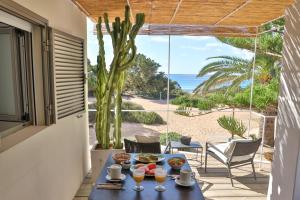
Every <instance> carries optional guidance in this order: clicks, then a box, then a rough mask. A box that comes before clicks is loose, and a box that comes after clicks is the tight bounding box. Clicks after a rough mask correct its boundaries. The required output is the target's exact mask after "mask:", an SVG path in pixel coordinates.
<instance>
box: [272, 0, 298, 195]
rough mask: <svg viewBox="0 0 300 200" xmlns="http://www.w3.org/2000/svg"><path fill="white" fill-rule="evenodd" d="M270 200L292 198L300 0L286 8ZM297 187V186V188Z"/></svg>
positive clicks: (296, 141)
mask: <svg viewBox="0 0 300 200" xmlns="http://www.w3.org/2000/svg"><path fill="white" fill-rule="evenodd" d="M285 19H286V31H285V35H284V50H283V61H284V66H283V69H282V74H281V89H280V97H279V112H278V120H277V121H278V123H277V133H276V141H275V154H274V161H273V163H272V174H271V177H272V178H271V180H273V182H271V183H270V186H271V187H272V188H271V189H270V192H271V193H272V194H271V196H270V197H271V199H274V200H283V199H284V200H291V199H293V193H294V184H295V177H296V168H297V162H298V161H297V160H298V153H299V142H300V103H299V102H300V89H299V88H300V1H299V0H297V1H296V3H295V4H294V5H293V6H291V7H289V8H288V9H287V11H286V17H285ZM298 190H299V188H298Z"/></svg>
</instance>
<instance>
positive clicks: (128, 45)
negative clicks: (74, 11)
mask: <svg viewBox="0 0 300 200" xmlns="http://www.w3.org/2000/svg"><path fill="white" fill-rule="evenodd" d="M103 18H104V23H105V26H106V30H107V33H108V34H109V35H110V36H111V40H112V46H113V54H114V57H113V60H112V62H111V64H110V67H109V69H107V68H106V62H105V51H104V41H103V33H102V29H101V27H102V18H101V17H99V20H98V24H97V38H98V42H99V55H98V59H97V61H98V64H97V69H98V73H97V88H96V99H97V103H96V109H97V113H96V137H97V140H98V143H99V144H100V146H101V148H103V149H108V148H109V144H110V142H111V140H110V136H109V132H110V122H111V110H110V109H111V103H112V99H113V98H114V99H115V102H116V103H115V111H116V114H115V131H114V145H115V146H114V147H115V148H120V147H121V130H120V129H121V113H120V112H121V106H120V104H121V103H122V98H121V92H122V88H123V84H124V79H125V71H126V70H127V69H128V68H129V67H130V66H131V64H132V62H133V61H134V59H135V57H136V46H135V37H136V35H137V33H138V31H139V30H140V28H141V27H142V26H143V24H144V21H145V15H144V14H143V13H138V14H137V15H136V22H135V24H134V25H132V23H131V22H130V8H129V6H125V19H124V20H123V21H122V22H121V19H120V17H116V18H115V21H114V22H113V23H112V27H110V24H109V20H108V15H107V13H105V14H104V17H103Z"/></svg>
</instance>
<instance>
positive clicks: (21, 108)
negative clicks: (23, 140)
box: [0, 23, 32, 131]
mask: <svg viewBox="0 0 300 200" xmlns="http://www.w3.org/2000/svg"><path fill="white" fill-rule="evenodd" d="M30 43H31V33H29V32H27V31H23V30H20V29H18V28H15V27H12V26H9V25H6V24H4V23H0V44H1V48H0V96H1V103H0V123H1V127H3V128H2V129H8V128H11V127H13V126H14V125H20V124H22V125H24V124H29V123H30V122H31V121H32V106H31V96H30V95H31V94H32V86H31V83H30V77H31V74H30V73H31V67H32V65H31V46H30ZM4 127H6V128H4ZM2 131H4V130H2Z"/></svg>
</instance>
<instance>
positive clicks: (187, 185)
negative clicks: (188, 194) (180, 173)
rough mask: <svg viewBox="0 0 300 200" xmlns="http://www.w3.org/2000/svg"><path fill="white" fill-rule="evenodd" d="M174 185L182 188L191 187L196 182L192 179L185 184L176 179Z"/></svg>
mask: <svg viewBox="0 0 300 200" xmlns="http://www.w3.org/2000/svg"><path fill="white" fill-rule="evenodd" d="M175 183H176V184H177V185H180V186H183V187H190V186H193V185H194V184H195V183H196V181H195V180H194V179H192V180H191V182H190V183H188V184H185V183H181V182H180V179H179V178H176V179H175Z"/></svg>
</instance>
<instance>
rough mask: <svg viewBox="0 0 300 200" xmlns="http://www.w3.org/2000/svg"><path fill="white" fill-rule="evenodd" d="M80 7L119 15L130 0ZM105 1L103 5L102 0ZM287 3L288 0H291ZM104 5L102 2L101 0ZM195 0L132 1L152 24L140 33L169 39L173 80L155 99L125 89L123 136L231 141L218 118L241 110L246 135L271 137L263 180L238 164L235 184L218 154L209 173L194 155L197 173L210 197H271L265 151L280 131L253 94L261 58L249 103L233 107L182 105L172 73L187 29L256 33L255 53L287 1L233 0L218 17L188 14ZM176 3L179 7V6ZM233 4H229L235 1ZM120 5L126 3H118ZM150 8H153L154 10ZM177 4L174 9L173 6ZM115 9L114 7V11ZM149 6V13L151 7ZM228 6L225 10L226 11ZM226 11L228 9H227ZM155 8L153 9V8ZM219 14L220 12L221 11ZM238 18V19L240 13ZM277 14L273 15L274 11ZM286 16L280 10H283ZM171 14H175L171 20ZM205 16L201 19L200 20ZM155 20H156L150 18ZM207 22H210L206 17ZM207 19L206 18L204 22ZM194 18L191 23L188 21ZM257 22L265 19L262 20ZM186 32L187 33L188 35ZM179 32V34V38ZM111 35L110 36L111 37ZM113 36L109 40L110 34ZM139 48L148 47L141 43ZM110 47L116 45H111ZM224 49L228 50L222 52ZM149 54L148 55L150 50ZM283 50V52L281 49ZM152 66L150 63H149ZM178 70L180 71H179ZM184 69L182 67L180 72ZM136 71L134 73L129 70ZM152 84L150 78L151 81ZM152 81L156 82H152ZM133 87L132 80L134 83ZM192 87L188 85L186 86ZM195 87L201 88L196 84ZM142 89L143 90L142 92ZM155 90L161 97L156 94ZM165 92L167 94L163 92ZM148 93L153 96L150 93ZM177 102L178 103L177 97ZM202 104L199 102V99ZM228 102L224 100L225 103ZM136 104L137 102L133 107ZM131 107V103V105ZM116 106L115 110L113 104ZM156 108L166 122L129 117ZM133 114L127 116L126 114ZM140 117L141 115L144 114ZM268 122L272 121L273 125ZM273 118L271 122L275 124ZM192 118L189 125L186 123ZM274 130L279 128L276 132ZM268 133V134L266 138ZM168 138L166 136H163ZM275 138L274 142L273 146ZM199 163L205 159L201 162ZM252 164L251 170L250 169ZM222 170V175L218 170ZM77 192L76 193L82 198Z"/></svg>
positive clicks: (191, 33) (86, 187)
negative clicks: (269, 4)
mask: <svg viewBox="0 0 300 200" xmlns="http://www.w3.org/2000/svg"><path fill="white" fill-rule="evenodd" d="M76 3H77V4H78V5H79V7H80V8H81V9H82V10H83V11H84V12H85V13H87V14H88V15H89V16H90V17H91V18H92V19H93V20H94V21H96V20H97V16H101V13H104V12H108V13H109V18H110V20H112V19H114V17H115V16H119V15H120V12H119V11H117V10H122V9H121V6H124V4H123V3H115V4H113V5H112V4H105V2H103V5H102V4H101V2H97V3H95V5H94V4H87V2H81V1H76ZM98 3H99V5H98ZM248 3H249V5H248ZM286 3H287V2H286ZM100 4H101V5H102V6H101V5H100ZM194 4H195V3H194ZM194 4H193V5H192V4H189V2H182V1H179V2H178V3H177V4H175V3H174V2H173V3H169V4H166V5H164V6H161V5H160V3H159V2H152V3H151V2H149V4H139V3H136V2H129V5H130V7H131V9H132V10H131V12H132V14H133V15H134V14H136V13H137V10H138V11H141V10H143V11H145V14H146V16H148V17H149V18H146V20H148V21H146V25H144V26H143V28H142V29H141V31H140V32H139V34H140V35H150V36H148V37H150V38H151V37H152V38H155V37H157V36H156V35H159V36H158V37H160V38H163V39H164V40H165V41H168V44H165V46H162V48H163V49H164V50H166V51H168V56H165V57H164V58H165V59H167V60H168V69H167V71H166V73H165V74H166V76H165V77H166V78H167V82H166V83H165V86H164V87H163V88H165V89H166V90H167V92H166V94H163V93H162V92H160V93H156V94H153V93H152V94H151V95H152V97H151V98H150V99H149V96H151V95H150V94H147V92H145V91H144V90H143V89H135V90H134V89H131V90H130V89H127V90H126V91H125V92H124V93H125V94H128V96H123V103H124V102H125V104H126V105H127V106H124V108H123V110H122V116H123V117H124V118H123V120H124V122H123V124H122V138H126V139H131V140H135V137H134V136H135V135H146V136H147V135H152V136H160V135H161V134H166V138H167V140H168V139H169V138H168V134H171V135H172V133H174V132H175V133H180V134H184V135H188V136H191V137H192V140H194V141H198V142H200V143H201V144H203V145H204V144H205V143H206V142H207V141H210V142H220V141H222V142H225V141H227V138H228V132H227V131H226V130H225V129H223V128H221V127H220V125H219V124H218V123H217V121H218V119H219V118H220V117H222V116H224V115H225V116H231V115H232V114H233V115H234V116H235V118H236V119H238V120H241V121H242V123H244V124H245V125H246V126H247V131H246V133H245V135H244V136H245V137H248V138H249V136H250V135H255V137H262V138H264V139H265V138H267V139H268V140H270V138H271V141H263V144H265V145H261V146H260V149H259V152H258V153H257V156H256V158H255V161H256V167H257V168H258V169H259V173H258V177H259V178H258V181H253V180H250V179H251V178H249V176H250V177H251V168H250V167H244V168H242V169H235V170H233V174H237V178H236V179H235V181H236V182H237V183H238V186H235V187H232V186H231V184H230V181H229V180H228V179H227V180H225V179H226V177H227V171H226V169H225V168H223V167H222V165H221V164H220V163H218V162H216V161H214V160H213V159H211V158H209V160H208V163H210V164H211V165H210V166H209V168H210V169H212V171H213V172H210V173H204V171H203V169H202V168H201V167H200V168H199V165H197V164H196V163H193V161H191V162H190V164H192V169H193V171H195V172H196V173H197V178H198V179H197V180H198V182H199V185H200V187H201V189H202V191H203V193H204V196H205V197H206V198H208V199H223V198H225V199H226V198H236V199H239V198H242V197H243V198H244V197H250V198H261V199H265V198H266V197H267V190H268V183H269V173H270V169H271V166H270V161H268V160H266V159H265V157H264V153H265V152H270V151H273V148H272V146H273V143H274V137H275V135H274V132H276V126H275V124H276V119H277V117H276V114H275V116H274V114H273V115H271V116H269V115H268V114H267V115H264V114H262V113H259V111H257V109H255V108H253V107H255V106H254V105H253V99H254V98H255V97H256V96H255V95H258V94H253V88H254V84H257V83H255V81H254V74H255V73H256V71H257V70H258V69H256V63H255V59H254V61H253V62H252V63H251V65H253V66H252V67H251V68H252V69H251V74H253V75H252V77H251V76H249V77H248V80H247V79H246V80H247V81H248V85H247V86H246V87H247V88H249V89H250V90H251V95H250V97H249V100H248V102H249V103H248V104H244V105H243V106H241V107H239V106H237V108H235V109H233V108H231V107H230V106H228V105H226V104H223V105H219V104H218V103H216V102H213V103H214V104H216V105H215V106H213V107H209V108H207V109H203V108H201V107H198V109H197V107H195V106H192V105H189V106H187V108H186V107H180V106H181V104H176V103H174V102H175V100H176V98H175V100H174V97H171V95H170V94H171V93H172V91H171V89H170V82H171V81H174V79H173V78H172V75H173V74H170V71H173V66H172V64H173V63H174V62H172V58H174V57H176V56H178V55H177V54H176V53H173V48H176V47H178V44H177V43H176V41H177V40H178V38H180V37H181V36H180V35H183V36H184V35H187V36H188V37H190V38H196V37H199V38H200V39H201V36H207V35H209V36H217V37H239V38H241V37H242V38H244V37H250V38H251V37H252V38H256V39H253V40H252V42H253V44H252V45H251V46H252V47H253V49H250V50H252V52H253V53H254V58H255V56H256V55H255V53H256V51H257V49H256V47H257V42H258V40H259V39H260V37H261V36H262V35H264V34H270V33H272V32H276V31H277V29H280V28H282V27H280V26H278V27H272V28H271V29H269V30H266V29H265V28H264V27H263V26H264V25H265V24H267V22H272V20H273V19H276V18H277V17H274V16H275V15H278V14H279V13H280V12H282V10H281V9H280V6H284V4H285V3H282V4H281V3H278V4H277V3H274V6H275V4H276V6H278V7H276V9H274V10H273V9H270V10H268V12H267V13H268V14H264V15H260V14H261V11H262V10H260V9H264V7H263V6H260V5H259V3H250V2H246V3H241V4H238V5H230V6H232V7H234V8H235V9H232V10H231V12H229V13H227V14H224V13H218V12H216V13H217V14H216V13H214V17H215V18H213V17H212V16H211V15H209V14H208V13H206V12H201V13H197V18H196V17H195V18H187V17H186V16H187V13H190V12H194V10H193V9H195V7H197V6H200V5H194ZM174 6H175V7H174ZM205 6H207V7H208V8H213V7H214V6H217V5H213V4H209V3H207V5H206V4H205ZM230 6H229V5H228V9H229V7H230ZM92 7H93V8H98V9H91V8H92ZM116 7H120V8H119V9H116ZM254 7H255V8H257V9H256V11H255V13H254V12H252V14H253V15H254V14H255V15H259V16H260V17H257V18H250V17H249V16H247V17H246V16H243V14H244V15H245V13H246V11H247V9H251V8H254ZM149 10H150V11H149ZM171 10H173V11H174V12H171ZM109 11H110V12H111V13H110V12H109ZM148 12H149V13H148ZM220 12H222V11H220ZM223 12H224V10H223ZM150 13H151V14H150ZM157 13H164V15H168V16H164V17H163V18H161V15H160V17H157ZM216 16H218V17H216ZM235 16H238V17H236V18H237V19H235V20H234V17H235ZM271 16H273V18H272V17H271ZM278 16H280V15H278ZM166 19H170V21H167V20H166ZM199 19H201V20H202V21H201V20H200V21H199ZM149 22H151V23H149ZM204 22H205V23H204ZM201 23H203V24H205V25H202V24H201ZM186 24H189V25H186ZM255 24H260V25H259V26H256V25H255ZM103 31H105V27H103ZM139 37H142V40H143V41H147V39H148V38H146V37H143V36H138V37H137V38H139ZM188 37H186V38H188ZM173 38H174V39H173ZM106 39H108V38H106ZM106 41H107V40H106ZM137 47H138V48H142V47H139V46H137ZM107 50H110V49H106V51H107ZM222 55H223V54H222ZM145 56H147V55H145ZM276 56H279V57H280V55H276ZM139 62H140V63H141V62H143V61H137V63H136V66H137V67H141V66H140V65H141V64H140V63H139ZM145 67H146V68H147V66H145ZM177 73H178V72H177ZM182 73H183V74H184V69H182ZM179 74H180V72H179ZM129 76H130V75H129ZM193 78H194V77H190V78H189V79H188V78H186V80H185V81H186V82H192V81H193V80H192V79H193ZM149 84H150V83H149ZM150 85H151V84H150ZM128 87H129V88H130V86H128ZM184 89H186V88H184ZM192 89H195V88H192ZM141 94H142V95H141ZM154 96H155V97H154ZM162 96H164V97H162ZM147 97H148V98H147ZM202 97H204V95H203V94H198V98H202ZM177 98H180V97H178V96H177ZM89 101H90V108H91V109H90V110H89V112H90V116H91V118H90V119H93V118H94V117H93V116H94V114H93V112H95V111H96V109H94V106H93V104H94V103H95V101H96V99H94V98H93V97H91V98H89ZM172 102H173V103H172ZM198 104H199V103H198ZM221 104H222V103H221ZM130 105H131V107H130ZM125 107H126V108H125ZM112 112H113V110H112ZM151 112H154V113H156V114H157V115H158V116H160V117H161V118H162V120H163V121H164V122H165V123H153V124H151V123H149V122H148V123H145V122H137V121H132V120H130V119H128V118H129V117H128V116H129V115H130V116H131V115H132V116H134V114H135V113H136V114H140V113H144V115H142V118H143V119H141V120H140V121H146V119H145V118H146V115H147V113H151ZM126 116H127V117H126ZM138 121H139V120H138ZM93 123H94V121H93V120H90V125H91V126H90V135H91V137H90V145H91V146H92V145H94V144H95V143H96V138H95V130H94V128H93V127H94V126H93ZM267 123H268V125H267ZM270 123H271V124H270ZM187 124H189V125H188V126H186V125H187ZM266 128H269V129H270V128H271V131H270V130H267V131H266ZM265 132H267V134H268V135H267V136H265ZM272 132H273V133H272ZM264 139H263V140H264ZM169 140H174V138H170V139H169ZM161 141H162V140H161ZM270 143H271V146H270ZM183 153H185V154H186V156H188V157H190V154H193V153H191V152H183ZM198 164H199V163H198ZM249 169H250V170H249ZM216 174H217V175H216ZM86 181H87V182H84V184H83V185H82V187H81V188H80V189H79V191H78V193H77V195H76V198H79V197H88V195H89V193H90V191H91V186H90V183H89V182H91V181H89V179H88V178H87V179H86ZM76 198H75V199H76Z"/></svg>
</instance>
